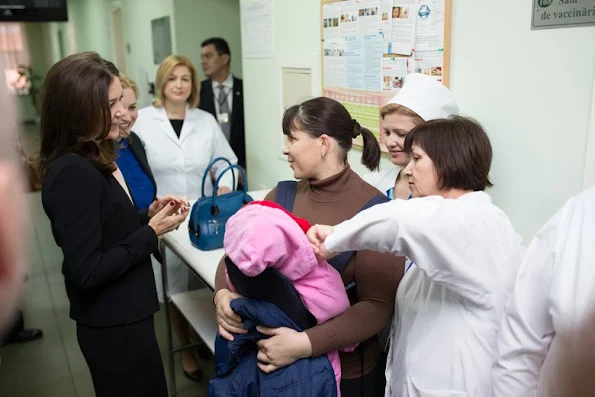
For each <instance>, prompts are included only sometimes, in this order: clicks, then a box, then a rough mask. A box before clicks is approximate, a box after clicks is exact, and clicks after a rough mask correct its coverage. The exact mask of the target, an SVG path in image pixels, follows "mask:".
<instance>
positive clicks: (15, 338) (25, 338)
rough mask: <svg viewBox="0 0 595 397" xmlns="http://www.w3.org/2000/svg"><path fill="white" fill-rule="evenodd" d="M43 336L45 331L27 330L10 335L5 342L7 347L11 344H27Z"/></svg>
mask: <svg viewBox="0 0 595 397" xmlns="http://www.w3.org/2000/svg"><path fill="white" fill-rule="evenodd" d="M42 336H43V331H42V330H40V329H37V328H25V329H22V330H20V331H18V332H15V333H14V334H12V335H10V337H9V338H7V339H6V340H5V341H4V344H5V345H9V344H11V343H26V342H31V341H34V340H37V339H40V338H41V337H42Z"/></svg>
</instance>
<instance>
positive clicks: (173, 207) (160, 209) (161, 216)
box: [149, 196, 190, 237]
mask: <svg viewBox="0 0 595 397" xmlns="http://www.w3.org/2000/svg"><path fill="white" fill-rule="evenodd" d="M189 209H190V203H188V201H186V200H184V199H182V198H179V197H176V196H162V197H158V198H156V199H155V201H153V203H151V205H150V206H149V218H150V219H149V226H151V227H152V228H153V230H155V234H157V236H158V237H161V236H163V235H164V234H166V233H168V232H171V231H172V230H174V229H177V228H178V226H180V224H181V223H182V222H184V219H186V217H187V216H188V212H189Z"/></svg>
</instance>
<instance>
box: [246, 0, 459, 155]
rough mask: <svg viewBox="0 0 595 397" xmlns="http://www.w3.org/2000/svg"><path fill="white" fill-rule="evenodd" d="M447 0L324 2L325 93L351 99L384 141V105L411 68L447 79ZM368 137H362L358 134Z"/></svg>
mask: <svg viewBox="0 0 595 397" xmlns="http://www.w3.org/2000/svg"><path fill="white" fill-rule="evenodd" d="M246 1H248V0H246ZM446 4H447V3H446V0H342V1H339V0H337V1H334V2H331V3H325V4H324V5H322V7H321V10H322V13H321V19H322V21H321V27H322V46H321V47H322V48H321V51H322V59H323V61H322V62H323V65H322V67H323V73H324V76H323V95H325V96H328V97H331V98H333V99H336V100H337V101H339V102H341V103H342V104H343V105H345V107H346V108H347V110H349V112H350V113H351V115H352V116H353V118H354V119H356V120H357V121H358V122H359V123H360V124H361V125H362V126H363V127H366V128H368V129H370V131H372V132H373V133H374V134H375V135H376V137H377V138H378V139H379V142H382V140H381V139H380V138H381V135H380V134H379V132H380V131H381V125H380V123H381V120H380V109H381V107H382V106H384V105H386V104H387V103H388V102H389V101H390V99H391V98H392V97H393V96H394V95H395V94H396V93H398V92H399V90H400V89H401V88H402V86H403V84H404V81H405V78H406V76H407V74H409V73H413V72H418V73H424V74H426V75H429V76H432V77H433V78H434V79H436V80H437V81H439V82H442V81H443V79H445V73H446V71H445V70H444V65H445V61H444V54H445V50H444V46H445V42H444V28H445V25H446V18H447V15H448V14H447V12H446ZM362 143H363V142H362V140H361V137H359V138H357V139H356V140H354V144H355V145H361V144H362ZM381 147H382V150H385V147H384V146H383V145H381Z"/></svg>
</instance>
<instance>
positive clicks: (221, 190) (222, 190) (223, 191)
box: [217, 186, 231, 196]
mask: <svg viewBox="0 0 595 397" xmlns="http://www.w3.org/2000/svg"><path fill="white" fill-rule="evenodd" d="M227 193H231V189H230V188H228V187H227V186H221V187H219V188H217V196H221V195H223V194H227Z"/></svg>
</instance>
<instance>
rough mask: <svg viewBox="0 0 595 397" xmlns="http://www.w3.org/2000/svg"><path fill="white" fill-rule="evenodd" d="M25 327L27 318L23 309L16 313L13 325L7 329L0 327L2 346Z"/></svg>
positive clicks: (0, 343)
mask: <svg viewBox="0 0 595 397" xmlns="http://www.w3.org/2000/svg"><path fill="white" fill-rule="evenodd" d="M24 328H25V319H24V318H23V311H22V310H19V311H18V312H16V313H15V315H14V317H13V320H12V323H11V326H10V327H8V328H6V329H5V330H2V329H0V346H2V345H4V343H5V342H6V341H8V340H10V339H11V338H12V337H13V336H14V335H15V334H17V333H19V332H21V331H22V330H23V329H24Z"/></svg>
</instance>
